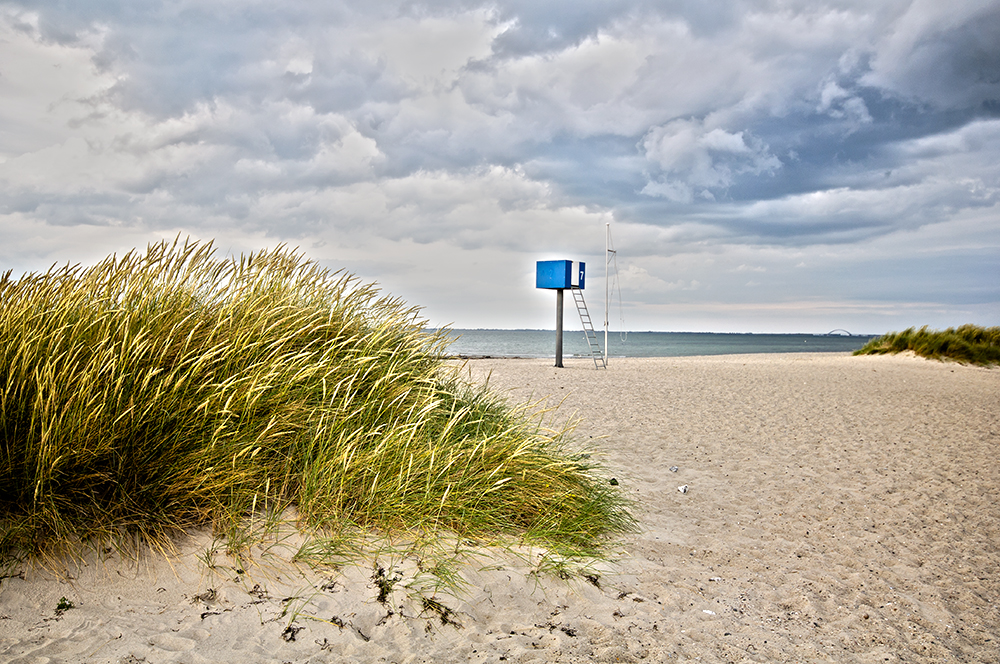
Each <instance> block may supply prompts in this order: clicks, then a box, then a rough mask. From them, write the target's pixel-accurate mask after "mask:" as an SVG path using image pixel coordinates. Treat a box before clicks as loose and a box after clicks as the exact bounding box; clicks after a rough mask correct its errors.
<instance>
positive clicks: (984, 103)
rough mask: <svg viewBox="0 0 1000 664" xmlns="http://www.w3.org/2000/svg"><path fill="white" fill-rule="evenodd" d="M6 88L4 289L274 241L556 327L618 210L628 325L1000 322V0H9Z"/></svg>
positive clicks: (425, 299) (396, 285)
mask: <svg viewBox="0 0 1000 664" xmlns="http://www.w3.org/2000/svg"><path fill="white" fill-rule="evenodd" d="M77 5H80V6H77ZM0 99H3V104H0V233H2V237H3V242H2V243H0V265H2V266H3V267H4V269H5V270H6V269H12V270H14V272H15V273H20V272H23V271H28V270H39V269H46V268H47V267H48V266H49V265H50V264H52V263H54V262H59V261H66V260H71V261H83V262H87V261H91V260H95V259H97V258H99V257H100V256H103V255H105V254H107V253H110V252H112V251H123V250H127V249H129V248H131V247H134V246H139V247H142V246H144V245H145V244H146V243H147V242H149V241H155V240H157V239H159V238H164V237H169V238H172V237H174V236H175V235H176V234H178V233H182V234H185V235H191V236H193V237H198V238H216V240H217V244H218V246H219V248H220V250H221V251H233V252H239V251H247V250H253V249H256V248H260V247H264V246H273V245H275V244H278V243H282V242H284V243H287V244H290V245H297V246H300V247H301V248H302V249H303V251H304V252H305V253H306V254H307V255H308V256H310V257H312V258H315V259H317V260H320V261H322V262H324V263H325V264H328V265H330V266H331V267H345V268H347V269H349V270H351V271H353V272H355V273H357V274H358V275H359V276H361V277H363V278H365V279H369V280H377V281H379V282H380V283H382V284H383V285H384V286H385V287H386V289H387V290H389V291H391V292H393V293H394V294H397V295H400V296H402V297H405V298H406V299H408V300H410V301H412V302H413V303H416V304H420V305H423V306H425V314H426V315H427V316H428V317H429V318H430V320H431V321H432V323H434V324H444V323H454V324H456V325H457V326H460V327H551V321H550V320H549V319H550V318H551V311H550V309H551V302H549V298H548V297H547V296H546V294H545V293H540V292H535V291H534V289H533V279H532V276H533V269H534V261H535V260H541V259H547V258H562V257H565V258H576V259H583V260H587V261H588V264H589V265H590V268H591V273H592V274H594V273H595V272H596V273H597V274H603V260H604V255H603V249H604V247H603V243H604V230H605V224H608V223H610V224H611V225H612V232H613V233H614V236H615V243H616V245H617V249H618V251H619V262H620V264H621V265H622V267H623V274H622V293H623V297H624V299H625V300H626V303H625V304H626V321H627V323H628V324H629V326H630V327H632V328H633V329H664V330H716V331H814V332H825V331H828V330H830V329H833V328H847V329H851V330H852V331H857V332H882V331H885V330H887V329H893V328H900V327H905V326H909V325H919V324H924V323H929V324H931V325H934V326H946V325H955V324H960V323H963V322H978V323H982V324H993V325H996V324H1000V279H997V275H1000V258H998V257H1000V251H998V250H1000V200H998V192H1000V166H998V164H1000V4H998V3H997V2H984V1H972V0H969V1H965V2H956V3H948V4H947V5H943V4H941V3H931V2H921V1H902V0H899V1H895V0H884V1H878V2H852V1H849V0H844V1H842V2H822V3H816V2H804V1H802V2H795V1H792V2H781V3H778V2H774V3H758V2H753V3H751V2H728V1H727V2H711V1H709V2H703V3H686V2H668V3H662V2H656V3H652V2H642V1H641V0H632V1H627V2H626V1H617V2H573V3H569V2H548V3H528V2H499V3H489V4H484V3H476V2H432V3H420V4H418V3H412V2H385V3H368V4H366V5H364V6H358V5H357V3H336V2H331V3H312V2H294V1H292V2H285V3H280V4H278V5H275V4H273V3H256V2H234V1H232V0H202V1H200V2H197V3H196V2H143V1H139V0H137V1H136V2H130V3H119V2H112V1H107V2H88V3H71V4H69V5H61V6H56V7H53V6H51V3H43V2H15V3H3V4H0ZM591 283H592V284H593V283H595V282H594V281H593V278H592V280H591ZM598 290H599V289H598ZM590 299H591V300H592V301H594V300H596V299H599V294H598V293H597V292H596V291H591V295H590ZM596 304H597V303H596V302H592V306H593V305H596Z"/></svg>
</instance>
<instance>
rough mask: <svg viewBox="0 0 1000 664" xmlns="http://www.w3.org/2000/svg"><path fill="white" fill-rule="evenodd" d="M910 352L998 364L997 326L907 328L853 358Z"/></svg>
mask: <svg viewBox="0 0 1000 664" xmlns="http://www.w3.org/2000/svg"><path fill="white" fill-rule="evenodd" d="M908 350H909V351H913V352H914V353H916V354H917V355H920V356H921V357H926V358H929V359H934V360H946V359H947V360H955V361H958V362H967V363H970V364H979V365H990V364H1000V327H980V326H978V325H962V326H960V327H957V328H954V327H949V328H948V329H947V330H944V331H939V330H928V329H927V326H926V325H925V326H923V327H922V328H920V329H919V330H917V329H915V328H912V327H911V328H908V329H906V330H903V331H902V332H889V333H888V334H884V335H882V336H881V337H877V338H875V339H872V340H871V341H869V342H868V343H867V344H865V345H864V346H863V347H862V348H860V349H859V350H857V351H855V352H854V354H855V355H875V354H878V355H882V354H885V353H901V352H903V351H908Z"/></svg>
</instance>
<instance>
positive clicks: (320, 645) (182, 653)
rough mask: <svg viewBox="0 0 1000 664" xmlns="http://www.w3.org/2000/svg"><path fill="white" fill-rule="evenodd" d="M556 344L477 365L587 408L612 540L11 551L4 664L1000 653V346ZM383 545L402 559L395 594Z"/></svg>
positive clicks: (586, 440) (514, 391)
mask: <svg viewBox="0 0 1000 664" xmlns="http://www.w3.org/2000/svg"><path fill="white" fill-rule="evenodd" d="M551 364H552V363H551V361H550V360H475V361H471V362H469V363H468V365H467V370H468V371H470V372H471V374H472V376H473V378H475V379H476V380H478V381H483V380H486V379H487V377H488V378H489V384H490V386H491V387H492V388H493V389H494V390H496V391H499V392H501V393H504V394H508V395H509V398H510V399H511V400H513V401H518V402H522V401H527V400H540V401H542V402H543V403H547V404H549V405H552V406H554V405H557V404H560V408H559V410H558V411H557V413H556V414H555V417H556V418H558V419H560V420H565V419H567V418H571V417H574V416H575V417H578V418H580V423H579V425H578V427H577V429H576V433H575V440H576V443H574V444H581V445H586V446H588V447H590V448H592V449H593V451H594V453H595V454H600V455H602V462H603V463H604V464H605V466H606V467H607V468H608V469H609V471H610V472H611V473H612V474H613V476H614V478H615V480H616V481H617V482H618V483H619V486H621V487H622V488H623V490H625V491H627V492H628V494H629V495H630V496H631V497H633V498H634V500H635V501H636V508H635V514H636V516H637V517H638V519H639V523H640V527H641V530H640V532H639V533H637V534H636V535H634V536H629V537H627V538H624V539H622V540H620V541H617V542H615V543H614V544H613V545H612V546H611V547H610V549H609V551H610V553H611V555H612V556H613V557H614V561H612V562H609V563H601V564H599V565H594V566H591V567H585V568H580V569H578V568H575V567H569V568H566V569H562V568H559V567H558V566H555V567H553V565H552V564H550V563H548V564H547V562H546V561H545V560H544V559H542V558H540V556H541V554H542V553H543V552H538V551H528V550H523V549H517V548H515V549H512V550H509V551H499V552H492V553H491V552H483V553H488V554H490V555H488V556H476V555H474V554H475V550H474V549H471V550H472V551H473V553H472V554H469V555H468V556H467V557H466V558H465V559H464V562H463V563H462V564H460V565H457V566H456V568H455V571H456V573H457V574H458V575H460V576H461V578H462V579H463V580H464V583H465V590H464V592H462V593H461V594H459V595H453V594H449V593H447V592H445V591H444V590H435V589H434V588H433V586H429V585H427V584H428V583H430V581H428V580H427V579H428V577H427V575H426V574H425V573H424V572H425V571H426V567H427V561H425V560H421V559H417V558H415V557H414V556H407V555H398V556H394V555H393V554H390V553H383V554H381V555H380V556H379V557H378V559H377V560H372V559H371V558H368V559H363V560H360V561H359V562H358V563H357V564H347V565H344V566H342V567H340V568H339V569H338V570H332V569H326V570H315V569H312V568H309V567H308V566H307V565H304V564H299V565H293V564H292V563H290V562H288V560H287V559H288V558H290V555H286V554H287V552H292V551H294V550H296V548H297V545H298V544H299V543H300V542H299V541H298V540H297V539H296V538H297V536H296V535H295V534H291V535H290V536H289V537H288V538H287V539H285V540H283V541H282V542H281V543H280V546H273V547H272V548H271V550H269V551H264V550H261V551H258V553H257V555H256V558H255V562H254V564H253V565H242V564H241V563H239V561H234V560H232V559H228V558H226V557H225V556H224V555H222V554H221V553H220V554H218V555H217V556H215V557H213V556H208V557H206V552H209V551H211V549H212V538H211V537H210V536H209V535H208V534H205V533H193V534H192V536H191V537H190V538H188V539H186V540H184V541H183V542H181V543H179V546H180V551H179V554H178V555H177V556H176V557H174V558H172V559H170V560H169V561H168V560H167V559H165V558H163V557H162V556H158V555H146V556H143V557H142V558H141V559H140V560H139V561H138V563H135V562H129V561H126V560H121V559H119V558H118V557H117V554H114V553H113V552H107V553H102V554H101V555H96V554H95V555H93V556H90V557H89V558H87V559H85V560H83V561H78V562H74V563H66V564H64V565H54V566H50V568H49V569H40V568H36V567H28V566H18V567H15V568H13V569H9V570H7V571H5V572H4V575H5V578H3V579H2V580H0V662H9V663H15V662H16V663H19V664H20V663H25V664H27V663H29V662H30V663H37V664H41V663H43V662H94V663H97V662H128V663H131V664H135V663H138V662H149V663H153V664H160V663H164V662H189V663H197V662H311V663H319V662H341V661H358V662H394V663H399V664H402V663H410V662H412V663H416V662H465V661H473V662H500V661H503V662H590V661H595V662H639V661H649V662H673V661H701V662H942V661H955V662H998V661H1000V504H998V502H997V495H998V492H1000V465H998V463H997V461H996V460H997V458H998V448H1000V369H984V368H977V367H968V366H962V365H957V364H952V363H940V362H934V361H927V360H923V359H919V358H915V357H912V356H890V357H851V356H849V355H845V354H839V353H834V354H784V355H729V356H716V357H688V358H657V359H630V360H612V362H611V364H610V367H609V368H608V370H607V371H597V370H595V369H594V366H593V363H592V362H588V361H587V360H582V359H572V360H568V361H567V363H566V364H567V366H566V368H564V369H555V368H554V367H552V366H551ZM452 544H453V545H455V546H459V547H461V548H464V549H469V548H470V547H469V546H466V545H465V544H463V543H457V544H455V543H452ZM452 544H449V545H452ZM442 548H444V545H442ZM269 553H273V554H274V555H270V556H269V555H268V554H269ZM442 556H444V557H447V556H446V554H445V553H444V552H443V553H442ZM206 562H211V566H210V565H208V564H206ZM379 569H382V570H383V575H384V576H388V577H389V578H393V579H398V581H397V582H396V584H395V586H394V587H393V590H392V591H391V592H390V593H389V595H388V596H387V597H385V598H384V599H385V600H386V601H384V602H380V601H378V599H379V598H378V594H379V589H378V584H377V583H376V581H375V580H373V577H375V578H377V577H378V575H379V572H378V570H379ZM546 570H547V571H546ZM560 571H561V572H562V573H561V574H560V573H559V572H560ZM563 577H567V578H563ZM428 598H429V599H431V600H433V601H431V602H428V601H427V600H428ZM60 607H61V608H60Z"/></svg>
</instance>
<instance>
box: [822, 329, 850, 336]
mask: <svg viewBox="0 0 1000 664" xmlns="http://www.w3.org/2000/svg"><path fill="white" fill-rule="evenodd" d="M833 335H837V336H841V337H853V336H854V335H853V334H851V333H850V332H848V331H847V330H845V329H842V328H839V327H838V328H837V329H836V330H830V331H829V332H827V333H826V336H828V337H832V336H833Z"/></svg>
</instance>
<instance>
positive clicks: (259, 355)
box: [0, 240, 634, 558]
mask: <svg viewBox="0 0 1000 664" xmlns="http://www.w3.org/2000/svg"><path fill="white" fill-rule="evenodd" d="M425 328H426V322H425V321H424V320H422V319H421V318H420V315H419V310H418V309H416V308H414V307H411V306H408V305H407V304H406V303H404V302H402V301H401V300H399V299H397V298H393V297H391V296H388V295H383V294H382V293H381V292H380V291H379V290H378V289H377V288H376V287H375V286H373V285H370V284H364V283H361V282H359V280H357V279H356V278H354V277H353V276H351V275H349V274H345V273H341V272H330V271H328V270H326V269H323V268H322V267H320V266H318V265H317V264H315V263H313V262H310V261H308V260H305V259H304V258H303V257H302V256H301V255H300V254H299V253H297V252H295V251H291V250H288V249H286V248H279V249H277V250H274V251H262V252H259V253H256V254H251V255H244V256H241V257H238V258H229V259H219V258H216V257H215V252H214V249H213V247H212V245H211V243H208V244H202V243H195V242H189V241H185V242H180V241H179V240H178V241H174V242H173V243H169V242H164V243H160V244H155V245H150V246H149V247H148V248H147V250H146V251H145V253H143V252H141V251H134V252H130V253H128V254H127V255H124V256H120V257H116V256H112V257H109V258H107V259H105V260H104V261H102V262H101V263H99V264H97V265H95V266H93V267H89V268H81V267H79V266H66V267H54V268H52V269H50V270H49V271H48V272H46V273H44V274H27V275H24V276H23V277H21V278H20V279H16V280H15V279H12V278H11V274H10V273H8V274H7V275H5V276H4V278H3V279H2V281H0V418H2V419H0V454H2V456H0V557H8V558H9V557H11V556H19V557H29V558H30V557H39V556H47V555H50V554H53V553H59V552H62V551H67V550H77V549H76V547H79V546H85V547H86V546H109V545H110V546H115V547H118V548H121V549H127V548H129V547H134V546H135V545H137V544H138V545H153V546H155V547H159V548H164V549H165V550H166V549H169V546H170V542H171V541H172V538H174V537H175V536H177V535H178V534H180V533H182V532H184V531H186V530H187V529H189V528H193V527H201V526H206V525H207V526H211V527H212V528H213V529H214V531H215V532H216V533H219V534H221V535H222V536H223V537H224V538H225V539H226V541H227V546H228V547H229V549H230V550H231V552H232V551H238V550H239V549H240V548H241V547H243V546H245V545H246V542H244V541H243V539H245V538H246V534H247V533H248V532H249V531H248V528H247V526H246V524H247V522H248V520H250V521H252V520H253V519H254V518H256V517H259V515H272V518H274V517H275V515H283V514H288V513H294V514H295V515H296V517H295V518H296V519H297V524H296V525H297V526H298V527H300V528H304V529H306V530H308V531H312V532H315V533H320V534H323V536H324V537H327V539H328V540H329V541H333V540H337V539H338V538H340V539H344V538H347V539H350V538H351V537H354V536H355V535H356V536H358V537H364V536H366V534H368V535H370V534H371V533H383V534H384V533H403V534H405V533H411V534H413V535H414V537H417V538H419V537H425V536H426V534H427V533H434V532H441V533H444V532H447V533H449V534H451V535H454V536H458V537H463V538H469V539H471V540H475V541H482V542H494V541H498V540H502V539H504V538H507V539H508V540H510V541H513V540H516V541H519V542H527V543H530V544H536V545H539V546H544V547H548V548H550V549H552V550H554V551H560V552H563V553H565V554H567V555H599V552H600V551H601V550H602V547H603V546H604V545H605V544H606V543H607V542H608V540H609V538H611V537H613V536H614V535H615V534H618V533H622V532H626V531H629V530H630V529H632V528H633V527H634V520H633V518H632V516H631V515H630V513H629V504H628V501H627V500H626V499H625V498H624V497H623V494H622V493H621V492H620V491H619V490H618V487H614V486H611V485H610V483H609V482H608V480H607V478H606V477H605V476H604V474H603V473H602V471H601V469H600V468H599V467H597V466H595V464H593V463H592V462H591V461H590V457H589V456H588V455H586V454H584V453H583V452H582V451H571V450H570V448H569V447H568V446H567V444H568V443H569V434H570V429H568V428H565V427H563V428H555V429H549V428H546V427H545V426H543V422H542V419H541V417H540V416H539V415H538V414H537V413H533V412H531V411H530V409H526V408H523V407H515V406H511V405H508V404H507V403H506V401H505V400H503V399H502V398H500V397H498V396H495V395H494V394H492V393H490V392H489V391H487V390H486V389H485V388H483V387H480V386H475V385H473V384H471V383H470V382H468V380H466V379H463V378H462V377H461V375H460V373H459V372H458V370H457V369H456V368H455V367H454V366H453V365H452V364H449V363H447V362H445V361H444V359H443V358H444V355H443V351H444V348H445V345H446V337H445V336H444V334H443V333H442V332H439V333H428V332H426V331H425ZM289 508H291V509H289Z"/></svg>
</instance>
